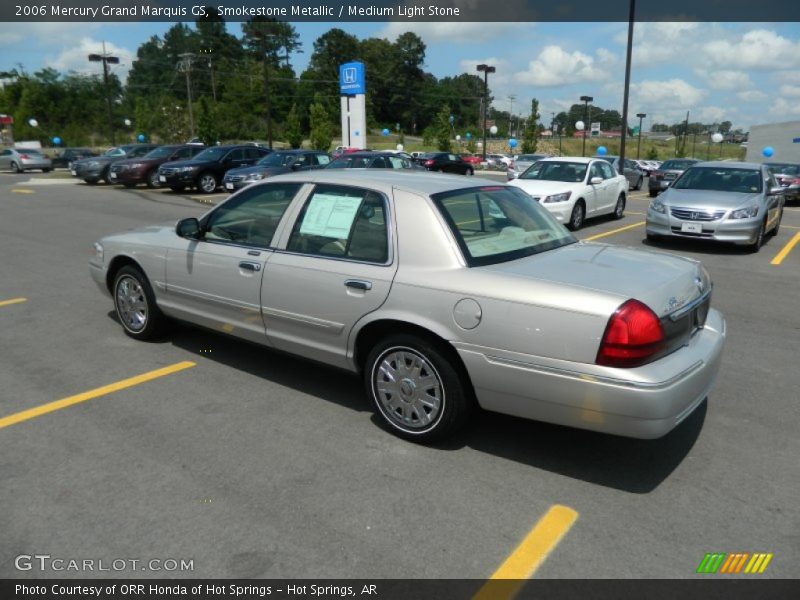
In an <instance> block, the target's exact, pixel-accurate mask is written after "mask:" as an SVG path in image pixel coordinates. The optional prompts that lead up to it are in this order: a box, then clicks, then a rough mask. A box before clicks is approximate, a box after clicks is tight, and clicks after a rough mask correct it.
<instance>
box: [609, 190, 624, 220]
mask: <svg viewBox="0 0 800 600" xmlns="http://www.w3.org/2000/svg"><path fill="white" fill-rule="evenodd" d="M624 216H625V194H620V195H619V198H617V205H616V206H615V207H614V213H613V214H612V217H613V218H614V219H617V220H619V219H621V218H622V217H624Z"/></svg>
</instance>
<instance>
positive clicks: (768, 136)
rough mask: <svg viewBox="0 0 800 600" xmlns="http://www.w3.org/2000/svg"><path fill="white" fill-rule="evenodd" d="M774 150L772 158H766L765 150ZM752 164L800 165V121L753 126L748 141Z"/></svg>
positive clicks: (749, 158) (748, 153)
mask: <svg viewBox="0 0 800 600" xmlns="http://www.w3.org/2000/svg"><path fill="white" fill-rule="evenodd" d="M768 146H769V147H770V148H772V151H773V153H772V156H770V157H769V158H767V157H765V156H764V148H766V147H768ZM745 160H747V161H750V162H764V161H765V160H769V161H771V162H796V163H800V121H785V122H783V123H769V124H768V125H753V126H752V127H751V128H750V137H749V139H748V140H747V156H746V158H745Z"/></svg>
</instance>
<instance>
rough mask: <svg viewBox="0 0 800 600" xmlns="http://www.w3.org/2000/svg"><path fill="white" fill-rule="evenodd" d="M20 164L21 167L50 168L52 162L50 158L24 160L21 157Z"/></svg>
mask: <svg viewBox="0 0 800 600" xmlns="http://www.w3.org/2000/svg"><path fill="white" fill-rule="evenodd" d="M20 166H21V167H22V168H23V169H52V168H53V163H52V162H51V161H50V160H26V159H24V158H21V159H20Z"/></svg>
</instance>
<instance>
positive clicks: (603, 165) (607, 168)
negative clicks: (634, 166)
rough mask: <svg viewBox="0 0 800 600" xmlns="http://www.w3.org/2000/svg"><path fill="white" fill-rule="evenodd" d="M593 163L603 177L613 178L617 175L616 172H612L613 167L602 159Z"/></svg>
mask: <svg viewBox="0 0 800 600" xmlns="http://www.w3.org/2000/svg"><path fill="white" fill-rule="evenodd" d="M595 164H596V165H597V166H598V167H599V168H600V171H601V172H602V173H603V178H604V179H614V177H616V176H617V174H616V173H614V169H612V168H611V165H610V164H608V163H607V162H605V161H603V162H599V163H595Z"/></svg>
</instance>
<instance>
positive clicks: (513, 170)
mask: <svg viewBox="0 0 800 600" xmlns="http://www.w3.org/2000/svg"><path fill="white" fill-rule="evenodd" d="M550 156H552V155H551V154H542V153H540V154H518V155H517V156H515V157H514V160H512V161H511V164H510V165H508V169H507V170H506V179H508V180H509V181H511V180H512V179H516V178H517V177H519V176H520V175H522V173H524V172H525V171H526V170H527V169H528V167H530V166H531V165H532V164H533V163H535V162H536V161H539V160H542V159H543V158H548V157H550Z"/></svg>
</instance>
